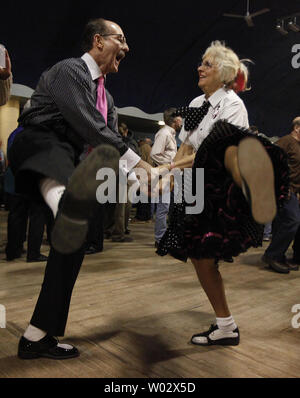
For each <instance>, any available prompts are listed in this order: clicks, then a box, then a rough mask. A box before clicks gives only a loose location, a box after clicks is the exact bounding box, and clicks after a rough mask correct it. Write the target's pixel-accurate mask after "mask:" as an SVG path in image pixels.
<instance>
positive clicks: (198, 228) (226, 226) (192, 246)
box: [156, 121, 289, 261]
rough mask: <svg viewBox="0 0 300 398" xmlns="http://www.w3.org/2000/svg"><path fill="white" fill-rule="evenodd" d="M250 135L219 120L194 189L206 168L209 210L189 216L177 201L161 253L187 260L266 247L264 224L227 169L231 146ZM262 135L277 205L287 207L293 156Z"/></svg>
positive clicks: (202, 152) (200, 157)
mask: <svg viewBox="0 0 300 398" xmlns="http://www.w3.org/2000/svg"><path fill="white" fill-rule="evenodd" d="M246 137H256V136H254V135H253V134H252V133H250V132H249V130H247V129H241V128H238V127H236V126H233V125H231V124H229V123H227V122H224V121H219V122H217V123H215V125H214V127H213V129H212V131H211V133H210V134H209V135H208V136H207V137H206V139H205V140H204V141H203V143H202V144H201V146H200V148H199V149H198V151H197V154H196V157H195V161H194V165H193V171H192V185H193V190H194V189H195V178H196V169H197V168H203V169H204V192H205V196H204V209H203V211H202V212H201V213H200V214H193V215H187V214H186V212H185V208H186V206H187V204H186V203H185V202H184V200H183V202H182V203H175V204H174V207H173V210H172V214H171V215H170V217H169V226H168V229H167V231H166V233H165V234H164V236H163V237H162V239H161V241H160V244H159V247H158V250H157V252H156V253H157V254H159V255H161V256H164V255H166V254H170V255H172V256H173V257H175V258H177V259H179V260H182V261H187V259H188V258H195V259H201V258H214V259H216V260H222V259H224V258H228V257H232V256H238V255H239V254H240V253H243V252H245V251H247V249H249V248H250V247H258V246H261V245H262V237H263V229H264V226H263V225H260V224H257V223H256V222H255V221H254V219H253V218H252V215H251V211H250V206H249V204H248V202H247V201H246V199H245V197H244V195H243V193H242V190H241V189H240V188H239V187H238V186H237V185H236V184H235V183H234V182H233V179H232V177H231V175H230V174H229V173H228V172H227V171H226V169H225V167H224V154H225V150H226V148H227V147H228V146H231V145H238V144H239V142H240V141H241V140H242V139H244V138H246ZM256 138H257V139H258V140H259V141H260V142H261V143H262V144H263V145H264V147H265V149H266V150H267V152H268V154H269V156H270V158H271V160H272V163H273V167H274V174H275V192H276V198H277V206H278V207H281V206H282V203H283V202H284V201H285V200H286V198H287V196H288V189H289V168H288V163H287V156H286V154H285V152H284V151H283V150H282V149H281V148H279V147H277V146H275V145H273V144H272V143H271V142H270V141H268V140H267V139H264V138H262V137H256ZM188 206H191V204H189V205H188Z"/></svg>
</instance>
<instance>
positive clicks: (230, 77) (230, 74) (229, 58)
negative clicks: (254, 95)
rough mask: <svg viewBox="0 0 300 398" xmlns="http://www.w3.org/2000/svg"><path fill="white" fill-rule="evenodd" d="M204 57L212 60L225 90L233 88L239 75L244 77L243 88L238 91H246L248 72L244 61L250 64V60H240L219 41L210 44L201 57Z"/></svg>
mask: <svg viewBox="0 0 300 398" xmlns="http://www.w3.org/2000/svg"><path fill="white" fill-rule="evenodd" d="M205 57H209V58H211V59H212V60H213V63H214V64H215V66H216V67H217V69H218V71H219V78H220V80H221V82H222V83H223V84H224V85H225V86H226V87H227V88H233V85H234V83H235V81H236V79H237V77H238V76H240V74H241V75H243V77H244V80H245V84H244V88H243V89H240V90H239V91H244V90H246V88H247V82H248V77H249V71H248V68H247V66H246V65H245V63H244V61H249V62H251V61H250V60H248V59H247V60H240V59H239V57H238V56H237V55H236V53H235V52H234V51H233V50H232V49H231V48H229V47H226V46H225V43H222V42H220V41H219V40H216V41H213V42H212V43H211V45H210V46H209V47H208V48H207V50H206V51H205V53H204V55H203V58H205Z"/></svg>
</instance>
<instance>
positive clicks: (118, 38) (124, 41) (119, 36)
mask: <svg viewBox="0 0 300 398" xmlns="http://www.w3.org/2000/svg"><path fill="white" fill-rule="evenodd" d="M101 36H118V37H117V40H119V42H120V43H122V44H125V43H127V42H126V37H125V36H123V35H121V34H120V33H108V34H106V35H101Z"/></svg>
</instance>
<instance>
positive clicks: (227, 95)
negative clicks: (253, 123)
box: [179, 88, 249, 151]
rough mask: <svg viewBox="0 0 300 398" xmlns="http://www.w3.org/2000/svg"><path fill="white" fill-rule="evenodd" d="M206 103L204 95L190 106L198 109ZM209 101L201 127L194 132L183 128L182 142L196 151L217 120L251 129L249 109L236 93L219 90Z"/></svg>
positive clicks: (180, 135) (180, 137)
mask: <svg viewBox="0 0 300 398" xmlns="http://www.w3.org/2000/svg"><path fill="white" fill-rule="evenodd" d="M204 101H205V95H204V94H203V95H201V96H200V97H196V98H195V99H193V101H192V102H191V103H190V104H189V106H190V107H197V108H198V107H200V106H201V105H202V104H203V102H204ZM208 101H209V103H210V105H211V106H210V107H209V109H208V112H207V114H206V115H205V116H204V118H203V119H202V121H201V123H200V124H199V126H198V127H197V128H196V129H195V130H193V131H186V130H185V129H184V126H183V127H182V129H181V131H180V134H179V139H180V141H182V142H184V143H185V144H187V145H191V146H192V147H193V148H194V149H195V150H196V151H197V150H198V148H199V147H200V145H201V144H202V142H203V140H204V139H205V138H206V137H207V136H208V134H209V133H210V130H211V128H212V126H213V124H214V123H215V122H216V121H217V120H225V121H226V122H229V123H231V124H234V125H235V126H239V127H245V128H248V127H249V121H248V112H247V109H246V107H245V105H244V102H243V101H242V100H241V98H240V97H239V96H238V95H237V94H236V93H235V92H234V91H232V90H225V89H224V88H219V90H217V91H216V92H215V93H214V94H212V95H211V96H210V97H209V98H208Z"/></svg>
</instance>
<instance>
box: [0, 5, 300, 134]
mask: <svg viewBox="0 0 300 398" xmlns="http://www.w3.org/2000/svg"><path fill="white" fill-rule="evenodd" d="M2 3H3V2H2ZM246 4H247V1H246V0H223V1H220V0H215V1H199V0H198V1H195V0H186V1H182V0H181V1H178V0H172V1H169V0H164V1H162V0H160V1H157V0H151V1H135V0H128V1H125V0H123V1H118V0H115V1H106V2H104V1H89V0H86V1H80V2H79V1H63V0H61V1H55V0H54V1H50V2H40V3H37V2H30V1H29V2H19V1H10V2H5V3H4V4H1V24H0V42H2V43H3V44H4V45H5V46H6V47H7V48H8V50H9V52H10V55H11V58H12V62H13V73H14V81H15V83H20V84H25V85H28V86H29V87H31V88H34V87H35V85H36V83H37V81H38V78H39V76H40V74H41V73H42V72H43V70H45V69H46V68H47V67H49V66H51V65H53V64H54V63H56V62H57V61H59V60H61V59H63V58H67V57H73V56H75V57H77V56H81V55H82V53H81V51H80V46H79V39H80V36H81V32H82V29H83V27H84V25H85V23H86V22H87V21H88V20H89V19H91V18H94V17H100V16H101V17H104V18H107V19H111V20H114V21H115V22H118V23H119V24H120V25H121V27H122V28H123V30H124V32H125V35H126V37H127V41H128V43H129V46H130V52H129V53H128V55H127V57H126V58H125V60H123V61H122V64H121V66H120V71H119V73H118V74H116V75H110V76H109V77H108V88H109V90H110V91H111V93H112V94H113V96H114V98H115V102H116V105H117V106H118V107H125V106H135V107H138V108H140V109H142V110H143V111H144V112H147V113H159V112H162V111H163V110H164V109H165V108H167V107H170V106H182V105H186V104H188V103H189V102H190V101H191V100H192V99H193V98H194V97H195V96H197V95H200V94H201V92H200V90H199V89H198V87H197V80H198V79H197V71H196V65H197V63H198V60H199V59H200V58H201V55H202V54H203V52H204V51H205V49H206V48H207V46H208V45H209V44H210V42H211V41H212V40H216V39H219V40H225V42H226V44H227V45H229V46H230V47H232V48H233V49H234V50H235V51H236V52H237V54H238V55H239V56H240V57H243V58H250V59H252V60H253V62H254V63H255V65H253V66H251V85H252V90H251V91H249V92H247V93H243V94H242V98H243V100H244V101H245V104H246V106H247V108H248V112H249V119H250V123H251V124H256V125H258V126H259V128H260V130H261V131H262V132H264V133H265V134H267V135H270V136H271V135H282V134H286V133H287V132H288V131H289V128H290V122H291V120H292V119H293V118H294V117H295V116H297V115H300V102H299V100H298V97H299V95H298V93H299V91H298V90H299V89H300V79H299V74H300V69H298V68H294V67H293V66H292V58H293V57H295V56H296V57H297V53H293V52H292V49H293V46H294V45H296V44H298V43H299V50H298V51H300V32H299V33H296V32H289V34H288V35H285V36H282V35H281V34H279V32H277V31H276V30H275V25H276V21H277V19H278V18H281V17H286V16H288V15H291V14H294V13H298V12H300V1H298V0H293V1H292V0H250V12H256V11H258V10H261V9H263V8H269V9H270V10H271V11H270V12H267V13H265V14H263V15H259V16H257V17H255V18H253V22H254V27H248V25H247V24H246V21H245V20H244V19H242V18H240V19H239V18H229V17H224V16H223V13H234V14H245V12H246ZM295 61H297V59H295ZM299 63H300V59H299ZM296 66H298V64H297V62H296Z"/></svg>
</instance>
